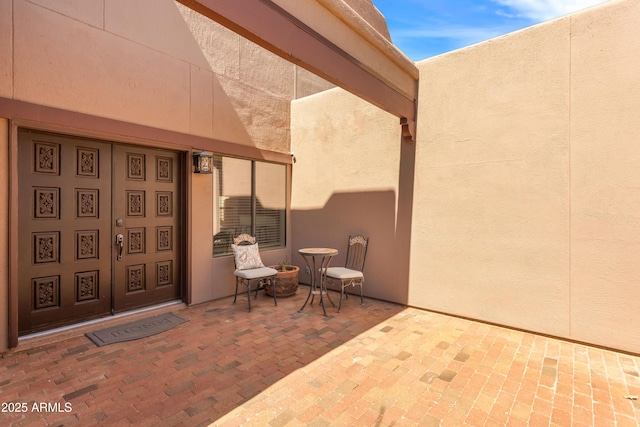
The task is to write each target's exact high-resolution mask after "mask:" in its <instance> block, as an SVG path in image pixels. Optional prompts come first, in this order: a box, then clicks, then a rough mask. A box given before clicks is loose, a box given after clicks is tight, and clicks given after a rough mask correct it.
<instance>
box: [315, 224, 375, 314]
mask: <svg viewBox="0 0 640 427" xmlns="http://www.w3.org/2000/svg"><path fill="white" fill-rule="evenodd" d="M368 247H369V238H368V237H364V236H361V235H356V236H349V244H348V247H347V259H346V262H345V265H344V267H329V268H327V270H326V276H325V280H326V281H327V284H328V285H330V286H335V285H336V284H338V285H339V286H340V303H339V304H338V313H339V312H340V310H341V309H342V297H343V296H344V294H345V288H346V287H347V286H354V287H355V286H360V304H364V296H363V293H362V285H363V284H364V273H363V271H364V262H365V260H366V258H367V249H368ZM347 298H349V294H347Z"/></svg>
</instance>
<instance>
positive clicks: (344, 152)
mask: <svg viewBox="0 0 640 427" xmlns="http://www.w3.org/2000/svg"><path fill="white" fill-rule="evenodd" d="M398 123H399V122H398V119H397V118H396V117H394V116H391V115H390V114H388V113H385V112H383V111H382V110H379V109H378V108H376V107H374V106H372V105H370V104H368V103H366V102H364V101H362V100H360V99H358V98H357V97H355V96H353V95H351V94H349V93H347V92H345V91H343V90H341V89H334V90H330V91H327V92H323V93H321V94H317V95H313V96H311V97H308V98H304V99H300V100H297V101H295V102H293V103H292V107H291V135H292V147H291V148H292V150H293V151H294V153H295V157H296V163H295V164H294V165H293V180H292V194H291V198H292V203H291V218H292V236H293V240H292V244H291V250H292V263H293V264H295V265H298V266H300V267H301V274H300V277H299V278H300V281H302V282H305V283H309V276H308V275H307V274H305V273H304V266H305V265H306V264H305V262H304V260H303V259H302V257H301V256H300V255H298V253H297V250H298V249H301V248H304V247H332V248H336V249H338V251H339V254H338V256H336V257H335V258H334V259H333V260H332V264H331V265H333V266H339V265H344V261H345V256H346V249H347V239H348V236H349V235H350V234H364V235H365V236H368V237H369V238H370V248H369V252H368V254H367V261H366V265H365V279H366V281H365V287H364V292H365V295H366V296H371V297H375V298H381V299H385V300H389V301H398V302H405V301H406V279H405V278H404V275H405V273H406V265H405V264H404V263H403V260H402V259H401V258H400V259H398V258H399V257H400V256H401V254H403V253H405V251H406V249H407V246H406V245H405V244H404V243H403V241H402V240H403V239H402V238H401V237H398V228H399V226H398V221H404V220H405V219H403V218H399V216H398V200H399V192H400V191H401V183H400V175H399V167H400V154H401V146H400V126H399V124H398ZM400 228H401V227H400ZM406 242H407V241H406V240H405V243H406ZM403 282H404V283H403Z"/></svg>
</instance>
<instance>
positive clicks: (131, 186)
mask: <svg viewBox="0 0 640 427" xmlns="http://www.w3.org/2000/svg"><path fill="white" fill-rule="evenodd" d="M113 165H114V166H113V171H114V187H113V188H114V192H115V194H114V208H113V213H114V224H115V225H116V227H115V234H116V235H117V234H121V235H122V240H123V245H122V257H121V259H119V257H118V256H117V254H116V256H115V257H114V259H115V261H114V279H115V280H114V285H115V286H114V294H113V296H114V310H115V311H116V312H120V311H124V310H130V309H132V308H137V307H143V306H147V305H150V304H157V303H160V302H165V301H170V300H174V299H176V298H179V297H180V280H179V278H180V263H179V260H180V248H181V245H180V242H181V235H180V227H179V224H180V215H179V214H180V210H179V209H177V206H178V202H179V199H178V195H179V192H178V189H179V176H180V174H179V172H180V162H179V154H178V153H174V152H171V151H166V150H157V149H152V148H143V147H133V146H126V145H116V146H114V161H113ZM113 239H114V241H115V239H116V237H115V236H114V238H113ZM117 250H118V251H119V250H120V249H119V248H117Z"/></svg>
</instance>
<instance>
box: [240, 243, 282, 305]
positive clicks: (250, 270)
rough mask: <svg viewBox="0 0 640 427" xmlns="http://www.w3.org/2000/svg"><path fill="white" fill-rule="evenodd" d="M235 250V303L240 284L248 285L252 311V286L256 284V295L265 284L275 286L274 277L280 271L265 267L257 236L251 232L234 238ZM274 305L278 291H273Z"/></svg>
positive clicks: (248, 296) (276, 303) (248, 297)
mask: <svg viewBox="0 0 640 427" xmlns="http://www.w3.org/2000/svg"><path fill="white" fill-rule="evenodd" d="M231 249H232V250H233V261H234V263H235V268H236V269H235V271H234V273H233V274H234V276H236V293H235V295H234V297H233V303H234V304H235V303H236V299H237V298H238V285H240V284H243V285H244V286H246V287H247V299H248V301H249V311H251V286H252V285H253V284H257V286H256V297H257V296H258V291H259V290H260V289H264V288H265V286H273V285H274V283H273V281H274V279H275V277H276V275H277V274H278V271H277V270H275V269H273V268H269V267H265V266H264V264H263V263H262V259H261V258H260V252H259V250H258V243H257V242H256V239H255V237H253V236H251V235H249V234H240V235H239V236H238V237H236V238H234V239H233V244H232V245H231ZM273 305H278V301H277V300H276V293H275V292H274V293H273Z"/></svg>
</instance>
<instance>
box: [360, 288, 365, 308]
mask: <svg viewBox="0 0 640 427" xmlns="http://www.w3.org/2000/svg"><path fill="white" fill-rule="evenodd" d="M360 305H364V295H363V293H362V283H360Z"/></svg>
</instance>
